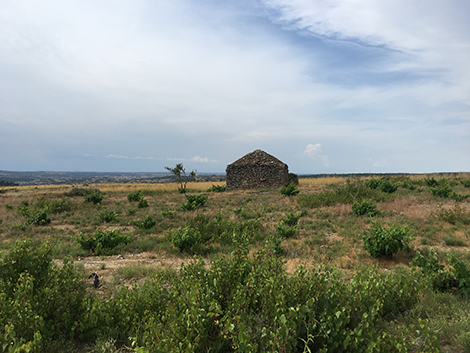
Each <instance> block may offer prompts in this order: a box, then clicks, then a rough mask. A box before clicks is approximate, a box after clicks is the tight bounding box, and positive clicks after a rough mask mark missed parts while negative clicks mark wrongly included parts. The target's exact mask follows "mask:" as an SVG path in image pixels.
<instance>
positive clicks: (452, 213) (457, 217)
mask: <svg viewBox="0 0 470 353" xmlns="http://www.w3.org/2000/svg"><path fill="white" fill-rule="evenodd" d="M437 217H438V218H439V219H440V220H443V221H445V222H448V223H450V224H456V223H457V222H460V223H462V224H465V225H469V224H470V214H469V213H468V212H466V211H465V209H463V208H462V207H461V206H460V205H459V204H458V203H456V204H455V205H454V209H453V210H445V209H444V210H442V211H441V212H439V213H437Z"/></svg>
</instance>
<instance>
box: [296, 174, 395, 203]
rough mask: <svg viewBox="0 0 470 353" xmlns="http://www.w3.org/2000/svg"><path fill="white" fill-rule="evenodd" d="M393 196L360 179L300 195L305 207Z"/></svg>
mask: <svg viewBox="0 0 470 353" xmlns="http://www.w3.org/2000/svg"><path fill="white" fill-rule="evenodd" d="M390 197H391V196H389V195H387V194H385V193H383V192H380V191H379V190H376V189H371V188H370V187H368V186H367V185H366V184H365V183H363V182H362V181H360V180H357V181H353V180H351V179H348V180H346V183H344V184H331V185H329V186H328V187H327V188H326V190H325V191H323V192H321V193H319V194H313V195H299V199H298V201H299V204H300V205H301V206H304V207H322V206H333V205H336V204H338V203H341V204H352V203H355V202H361V201H363V200H373V201H383V200H386V199H387V198H390Z"/></svg>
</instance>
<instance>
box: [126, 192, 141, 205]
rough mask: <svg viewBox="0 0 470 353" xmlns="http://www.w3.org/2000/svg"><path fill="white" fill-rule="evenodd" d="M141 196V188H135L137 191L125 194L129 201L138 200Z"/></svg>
mask: <svg viewBox="0 0 470 353" xmlns="http://www.w3.org/2000/svg"><path fill="white" fill-rule="evenodd" d="M142 197H143V195H142V190H137V191H134V192H130V193H129V194H127V199H128V200H129V202H132V201H140V199H141V198H142Z"/></svg>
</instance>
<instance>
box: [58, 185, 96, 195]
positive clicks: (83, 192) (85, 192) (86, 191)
mask: <svg viewBox="0 0 470 353" xmlns="http://www.w3.org/2000/svg"><path fill="white" fill-rule="evenodd" d="M94 192H100V190H99V189H94V188H77V187H73V188H72V190H70V191H68V192H66V193H64V195H65V196H69V197H75V196H85V195H89V194H92V193H94Z"/></svg>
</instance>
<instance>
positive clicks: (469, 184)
mask: <svg viewBox="0 0 470 353" xmlns="http://www.w3.org/2000/svg"><path fill="white" fill-rule="evenodd" d="M460 183H461V184H462V185H463V186H464V187H466V188H470V180H461V181H460Z"/></svg>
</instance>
